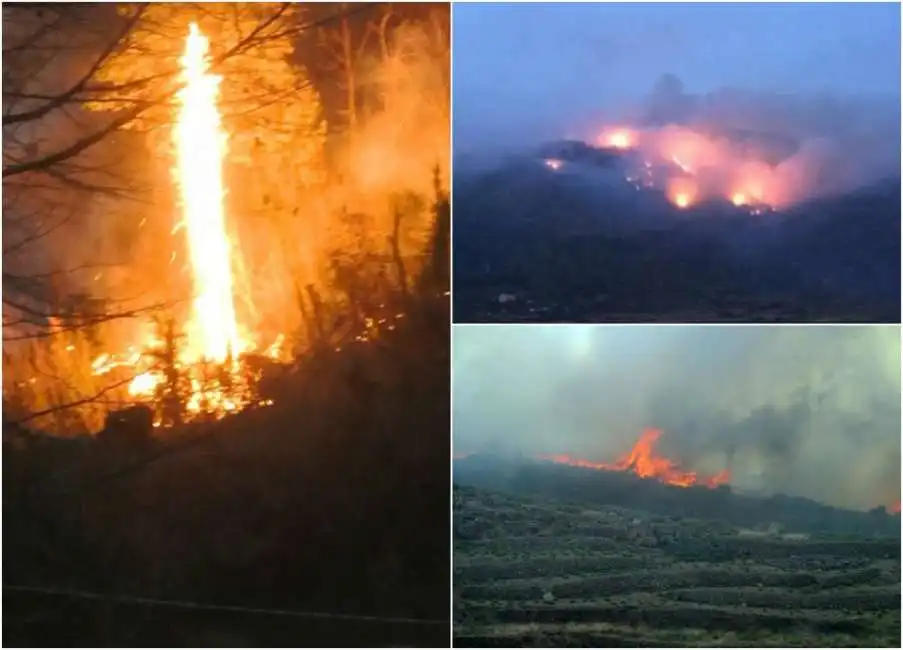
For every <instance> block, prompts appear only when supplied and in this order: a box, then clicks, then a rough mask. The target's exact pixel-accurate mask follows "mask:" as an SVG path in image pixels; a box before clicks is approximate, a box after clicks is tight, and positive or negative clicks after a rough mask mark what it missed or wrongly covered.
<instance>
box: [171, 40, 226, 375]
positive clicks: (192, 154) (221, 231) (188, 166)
mask: <svg viewBox="0 0 903 650" xmlns="http://www.w3.org/2000/svg"><path fill="white" fill-rule="evenodd" d="M208 50H209V43H208V41H207V39H206V38H205V37H204V35H203V34H201V32H200V30H199V29H198V26H197V25H196V24H194V23H192V25H191V28H190V31H189V34H188V40H187V42H186V44H185V54H184V55H183V57H182V67H183V77H182V78H183V80H184V82H185V86H184V88H182V90H181V91H179V94H178V98H179V102H180V104H181V107H180V110H179V115H178V122H177V126H176V129H175V134H174V137H175V144H176V151H177V156H178V179H179V188H180V190H181V194H182V213H183V223H184V225H185V229H186V232H187V236H188V247H189V251H190V253H191V267H192V272H193V275H194V285H195V292H196V294H197V295H196V298H195V300H194V309H193V313H192V318H191V321H190V322H189V323H188V327H187V328H186V329H187V331H188V342H187V346H186V350H185V354H186V355H187V356H189V357H193V358H196V359H201V358H205V359H208V360H211V361H216V362H218V363H223V362H224V361H225V360H226V359H227V358H228V357H229V356H230V355H235V354H238V353H239V352H241V349H242V347H243V346H242V341H241V339H240V338H239V334H238V321H237V319H236V316H235V304H234V302H233V295H232V258H231V253H232V251H231V247H232V246H231V243H230V241H229V236H228V234H227V233H226V219H225V211H224V209H223V196H224V194H225V191H224V187H223V171H222V169H223V160H224V158H225V148H226V135H225V133H224V132H223V130H222V127H221V120H220V115H219V111H218V109H217V98H218V94H219V88H218V87H219V82H220V78H219V77H218V76H215V75H212V74H210V73H209V72H208V70H207V69H208V66H209V62H208V60H207V52H208Z"/></svg>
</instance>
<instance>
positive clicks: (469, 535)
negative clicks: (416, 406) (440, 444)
mask: <svg viewBox="0 0 903 650" xmlns="http://www.w3.org/2000/svg"><path fill="white" fill-rule="evenodd" d="M597 473H599V472H597ZM669 489H670V490H672V491H674V492H675V494H677V493H679V492H682V490H681V489H679V488H669ZM674 498H675V499H677V498H679V497H676V496H675V497H674ZM605 501H606V499H605V497H604V495H601V494H596V495H595V497H594V498H587V499H585V500H582V501H581V500H580V499H579V497H578V496H576V495H574V496H573V497H572V498H570V499H568V500H566V501H565V500H559V499H554V498H552V497H550V496H548V495H540V494H538V493H537V494H532V495H527V494H525V493H524V492H520V493H516V492H512V491H509V492H499V491H494V490H487V489H482V488H475V487H470V486H464V485H460V484H458V485H456V487H455V490H454V644H455V646H456V647H535V646H546V647H549V646H551V647H555V646H558V647H561V646H566V647H667V646H670V647H694V646H727V647H762V646H765V647H782V646H783V647H786V646H794V647H796V646H799V647H803V646H847V647H848V646H862V647H867V646H873V647H874V646H877V647H899V643H900V541H899V537H896V538H893V537H875V536H859V537H857V536H844V537H841V536H829V535H825V534H816V533H806V532H799V531H798V529H794V528H791V527H785V526H780V525H777V524H775V523H774V522H769V521H767V520H766V521H762V522H761V523H760V525H757V526H755V527H751V528H745V527H740V526H736V525H733V524H731V523H728V522H725V521H721V520H718V519H701V518H691V517H682V516H673V515H667V514H661V513H653V512H650V511H649V510H647V509H643V508H639V507H635V508H630V507H625V506H618V505H605V503H604V502H605ZM896 522H897V523H896V525H897V531H899V519H897V520H896Z"/></svg>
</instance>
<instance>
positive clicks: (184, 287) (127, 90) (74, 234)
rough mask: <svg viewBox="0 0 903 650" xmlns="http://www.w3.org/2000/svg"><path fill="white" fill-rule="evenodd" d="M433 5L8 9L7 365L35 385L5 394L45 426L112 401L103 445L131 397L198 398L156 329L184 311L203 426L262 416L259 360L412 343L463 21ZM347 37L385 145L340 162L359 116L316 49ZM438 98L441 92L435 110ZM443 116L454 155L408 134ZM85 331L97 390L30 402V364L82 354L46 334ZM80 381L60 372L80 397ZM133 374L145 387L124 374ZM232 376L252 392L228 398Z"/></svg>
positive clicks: (363, 123)
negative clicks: (409, 307) (173, 378)
mask: <svg viewBox="0 0 903 650" xmlns="http://www.w3.org/2000/svg"><path fill="white" fill-rule="evenodd" d="M418 11H419V12H421V13H417V12H418ZM422 11H423V10H422V9H419V10H416V11H414V12H413V13H411V12H408V13H406V12H407V10H399V9H394V8H392V7H388V8H383V7H378V6H374V5H368V6H363V7H362V6H355V7H351V8H348V7H344V6H339V7H331V8H327V9H321V8H319V7H318V8H317V9H316V11H313V10H310V11H308V10H304V9H301V8H299V6H298V5H291V4H275V3H257V4H253V5H252V4H247V5H245V4H240V3H223V4H204V5H201V4H197V5H194V4H180V5H120V6H115V7H107V6H99V5H90V6H88V5H78V6H74V7H67V6H63V5H53V6H52V7H50V8H48V7H46V6H44V7H42V8H38V9H35V8H27V7H25V6H17V7H14V8H4V23H5V27H6V28H7V29H6V35H7V37H6V38H5V39H4V55H5V57H6V58H5V59H4V123H3V126H4V190H5V191H4V228H5V229H6V230H7V234H8V236H7V238H6V239H5V242H4V244H5V246H4V263H5V269H4V278H3V280H4V290H5V291H4V321H5V325H6V326H7V329H6V334H7V336H5V337H4V343H5V345H4V352H5V356H4V365H5V368H6V370H7V373H6V377H12V378H15V379H13V383H11V384H9V383H8V384H6V385H5V387H4V397H5V400H6V401H9V402H10V403H13V402H17V403H19V404H20V407H21V410H22V412H24V413H29V414H30V415H31V416H34V415H35V414H36V413H44V412H45V411H47V412H49V411H50V410H53V409H56V408H58V407H60V406H65V405H67V404H69V405H71V404H79V405H85V404H88V403H90V404H92V405H98V404H100V406H99V407H98V409H97V412H96V414H94V415H91V416H88V417H87V420H85V422H84V425H83V426H81V427H80V428H82V429H91V428H92V423H94V424H95V425H96V423H97V422H98V420H99V418H100V415H101V414H102V412H103V410H105V409H106V408H108V407H109V405H108V404H104V403H103V401H104V400H106V399H107V398H111V397H113V396H115V398H116V399H121V398H122V397H123V389H124V388H125V385H126V384H127V385H128V392H129V393H130V394H131V395H132V397H135V396H142V395H144V396H150V395H153V394H155V391H156V388H155V387H157V386H160V385H162V384H166V383H167V382H168V383H170V384H174V383H176V384H177V383H179V382H169V381H168V380H167V379H166V377H167V372H168V373H169V374H172V368H169V369H168V370H167V369H165V368H164V367H162V366H160V365H159V362H160V359H161V354H158V353H157V352H154V350H160V349H163V350H165V349H166V345H167V343H166V340H165V339H166V336H164V333H163V332H162V331H161V330H159V329H158V328H155V327H154V326H153V323H152V322H151V320H150V319H149V318H147V314H148V313H149V312H150V311H154V310H157V309H160V308H161V307H163V306H166V308H167V311H168V316H167V317H166V319H165V320H169V319H174V320H175V322H176V323H178V327H179V329H180V330H183V332H182V333H183V334H184V337H181V338H179V337H176V338H178V340H179V341H180V343H179V344H178V345H179V346H180V348H179V350H178V354H175V355H173V354H170V353H171V352H173V351H172V350H170V351H169V353H167V354H169V357H173V356H174V358H176V359H177V365H179V366H180V367H182V369H183V370H185V372H186V373H187V374H188V375H189V376H188V377H183V379H184V380H187V383H188V385H190V386H191V393H192V394H191V395H190V396H189V397H188V399H187V400H186V407H187V408H189V409H200V410H202V409H207V408H211V404H213V405H214V408H216V409H219V410H222V411H230V410H234V409H235V408H239V407H240V406H241V405H242V404H243V403H244V402H246V401H247V400H248V399H250V398H249V396H248V386H247V381H246V380H244V379H242V378H241V377H240V376H239V375H238V374H236V373H237V372H238V364H239V360H240V358H241V356H242V355H243V354H244V353H249V352H253V351H255V350H257V351H259V352H260V353H262V354H267V355H273V356H279V355H284V354H286V351H287V348H286V345H284V344H283V341H284V340H285V339H286V336H288V337H289V345H290V346H294V347H296V348H298V347H300V348H303V347H305V346H309V345H310V344H311V343H312V342H314V341H321V342H326V343H327V344H328V345H334V344H337V345H339V346H341V345H342V340H344V339H348V340H370V339H372V338H373V336H375V335H376V332H377V331H379V330H380V329H381V328H382V326H386V327H388V328H389V329H392V328H393V327H394V324H393V323H394V321H395V320H397V318H398V317H399V316H401V315H403V312H404V311H405V299H404V298H403V297H404V296H407V295H408V294H409V289H410V287H411V286H414V281H415V280H416V278H417V277H418V275H419V274H420V272H421V270H422V269H423V268H424V260H425V259H426V257H428V255H426V253H427V252H428V251H429V250H430V248H431V247H434V244H436V243H437V242H438V244H441V240H442V238H441V237H440V238H438V239H437V238H436V237H433V226H434V224H435V223H436V220H437V215H441V214H442V212H443V208H442V204H443V202H444V201H445V199H444V198H443V197H444V194H443V192H442V191H441V188H439V190H437V191H436V192H435V197H436V201H435V203H436V205H435V207H433V208H431V207H430V201H429V199H428V194H429V193H432V191H431V190H430V189H429V183H432V179H431V178H430V176H429V170H430V169H431V168H432V167H434V166H435V165H436V164H438V163H440V162H444V160H447V157H448V156H447V154H448V148H447V139H448V126H447V118H448V116H447V110H448V108H447V96H448V83H447V81H448V80H447V70H443V66H442V65H441V62H442V56H441V51H442V45H441V43H440V42H441V40H442V38H443V35H444V36H445V38H446V42H445V44H444V48H445V53H446V59H445V61H446V63H447V50H448V44H447V9H446V16H445V22H444V24H443V22H442V20H438V19H437V18H436V16H438V14H430V13H429V12H427V14H422ZM320 12H324V13H322V14H321V13H320ZM355 21H358V22H355ZM393 21H394V24H393ZM355 25H358V26H360V25H363V26H364V30H363V32H360V30H357V31H356V30H355V28H354V26H355ZM349 26H350V27H349ZM334 29H339V30H340V31H341V30H345V31H344V34H345V36H344V38H346V39H348V40H347V41H345V42H346V44H353V45H354V49H355V51H356V52H358V53H359V56H358V58H357V59H355V60H354V61H353V62H352V63H353V65H352V66H351V67H350V68H348V70H350V71H351V72H353V73H354V75H352V77H353V83H351V85H350V86H349V85H348V84H347V83H345V84H344V87H345V88H346V89H349V88H357V89H358V91H359V92H358V94H357V95H355V96H356V97H363V98H366V99H367V101H368V102H370V104H369V106H370V107H371V108H370V109H369V110H367V111H363V112H361V113H360V114H359V115H358V116H357V117H355V118H354V119H352V120H351V121H350V122H349V123H348V129H349V130H352V131H355V132H356V133H358V135H359V138H356V139H355V141H356V142H361V143H363V145H362V147H361V149H360V150H359V152H355V157H354V158H353V159H351V158H349V157H348V156H347V155H343V156H339V157H336V156H334V155H332V154H331V153H330V152H331V151H334V150H335V147H334V146H332V145H331V144H330V140H329V139H328V132H327V122H333V123H336V124H340V123H341V118H339V117H336V112H335V111H334V110H331V108H330V107H329V106H328V105H326V104H323V103H321V101H320V95H321V94H322V83H314V82H313V81H312V77H311V78H309V77H308V71H307V66H305V65H304V61H302V60H300V59H304V57H303V56H302V55H299V53H300V52H302V50H303V48H302V50H299V49H298V47H297V46H298V45H299V43H301V42H302V41H303V40H304V38H306V36H307V35H310V34H316V35H318V37H319V36H322V34H324V33H326V32H328V30H334ZM443 30H444V31H443ZM361 33H363V34H364V36H363V37H360V34H361ZM374 35H376V36H378V37H379V38H378V39H377V38H374ZM356 38H360V39H361V40H360V41H359V42H358V41H355V39H356ZM437 44H439V45H437ZM63 52H67V54H68V53H71V52H75V53H76V55H75V56H67V57H66V58H64V57H62V56H61V53H63ZM321 54H322V52H321ZM311 60H312V62H314V63H315V62H316V57H313V58H312V59H311ZM364 61H367V62H368V64H367V65H364ZM374 62H375V63H374ZM406 62H407V63H406ZM436 68H438V70H439V72H438V73H436V70H435V69H436ZM406 73H407V77H406V76H405V74H406ZM355 75H357V76H355ZM352 77H349V76H348V75H345V76H344V77H342V78H343V79H344V80H345V81H346V82H347V80H348V79H350V78H352ZM406 79H407V80H406ZM358 80H366V82H367V83H363V81H360V82H359V81H358ZM359 83H361V84H362V86H358V84H359ZM337 85H338V86H342V83H337ZM61 89H62V90H61ZM418 89H419V90H418ZM418 92H419V94H420V99H421V100H423V99H424V97H429V98H433V101H429V102H423V101H421V102H420V104H421V105H422V106H426V107H428V109H427V110H421V111H420V113H417V110H418V109H417V108H416V107H417V106H418V102H417V95H418ZM393 97H394V98H395V99H391V100H390V98H393ZM400 97H405V98H406V99H405V101H404V102H400V101H398V98H400ZM380 98H381V99H380ZM380 102H381V103H380ZM427 115H429V116H430V117H429V119H430V120H431V121H433V122H434V123H435V124H436V125H437V126H435V128H433V129H431V130H430V134H431V135H430V138H431V139H427V140H424V139H423V138H422V137H421V138H419V140H418V141H417V142H416V143H412V142H411V141H407V142H406V141H402V140H403V139H400V134H401V133H402V130H400V127H399V124H402V123H404V121H406V120H410V119H412V117H417V116H420V117H423V116H427ZM443 120H444V122H443ZM440 122H441V123H442V124H441V128H440V126H438V125H439V124H440ZM387 125H393V126H394V130H393V131H392V132H391V133H388V134H387V135H386V136H385V137H384V138H383V140H382V141H380V132H381V131H383V130H385V129H386V127H387ZM408 131H410V129H408ZM365 145H366V146H365ZM368 147H369V148H368ZM417 154H419V155H417ZM399 161H401V162H399ZM374 162H375V163H376V164H374ZM374 167H375V168H378V169H380V171H381V172H382V173H383V175H382V176H381V177H379V178H377V179H376V181H374V179H373V178H372V177H368V176H367V170H368V169H370V168H374ZM415 167H416V176H417V177H418V180H417V181H416V182H410V178H413V177H414V176H415V172H414V171H413V170H414V169H415ZM170 171H172V174H171V178H170V179H169V181H168V182H161V180H160V179H162V178H167V177H170ZM387 171H388V173H386V172H387ZM409 177H410V178H409ZM440 177H441V174H440ZM227 188H228V190H227ZM173 206H177V207H176V208H175V212H176V214H177V215H179V216H177V217H176V218H173V217H172V216H171V215H172V213H173V211H174V210H173ZM445 223H446V224H447V219H446V220H445ZM171 231H172V234H175V235H176V236H175V237H173V236H172V234H171ZM10 234H13V235H14V236H15V239H14V241H13V242H12V243H10V245H7V240H10V239H11V238H10V237H9V235H10ZM72 241H80V242H86V244H85V246H78V247H72V246H70V245H68V244H69V243H70V242H72ZM88 242H90V244H89V243H88ZM89 251H90V252H89ZM446 251H447V249H446ZM425 255H426V256H425ZM60 260H64V261H65V262H66V263H65V264H60ZM186 280H187V281H186ZM398 296H401V297H402V298H398ZM377 297H378V299H377ZM293 305H294V306H296V307H297V309H293V308H292V306H293ZM134 317H139V318H140V321H139V323H138V325H137V326H136V324H135V322H134ZM123 321H125V322H123ZM340 321H344V322H345V323H351V325H350V327H344V326H342V325H341V324H340ZM14 327H16V328H18V329H17V330H16V331H14V329H13V328H14ZM62 332H66V333H68V334H67V335H68V336H69V338H70V339H71V340H70V341H69V342H67V344H66V345H65V346H64V347H63V348H62V349H63V350H64V351H65V353H66V354H67V355H69V356H68V357H67V362H68V361H71V360H72V359H73V358H74V357H73V356H72V355H73V354H75V353H77V356H78V358H79V362H78V364H77V365H78V366H79V367H80V368H83V369H84V370H83V371H82V372H81V375H82V376H83V377H84V381H83V382H81V383H79V384H78V385H77V386H72V385H68V384H67V385H66V389H65V390H62V391H50V392H52V393H54V397H53V398H52V399H49V398H48V399H46V400H44V401H43V402H41V403H40V404H38V401H36V399H35V397H34V395H31V394H30V393H29V392H28V391H24V390H23V389H24V388H25V387H26V385H27V384H29V383H34V382H36V381H37V379H36V376H35V375H36V374H37V373H38V371H37V370H36V368H37V365H36V364H34V363H32V364H31V370H23V367H22V365H21V364H19V365H17V363H18V362H19V361H20V360H21V359H22V358H23V357H25V358H28V357H29V355H31V356H32V357H33V356H35V354H34V352H35V350H43V351H44V353H45V354H48V352H47V350H51V349H52V350H56V351H55V352H53V354H55V355H59V350H60V349H61V348H60V346H59V345H44V341H46V340H49V339H51V338H54V337H59V336H60V335H61V333H62ZM89 336H90V339H91V341H90V343H91V345H88V343H89V342H88V341H87V338H84V340H83V339H82V338H79V337H89ZM19 339H21V342H20V341H19ZM173 340H175V339H173ZM14 343H16V344H18V347H19V348H23V347H25V348H27V350H25V352H23V351H22V350H21V349H18V350H17V349H15V346H14V345H13V344H14ZM7 344H8V345H7ZM162 357H166V354H163V355H162ZM88 361H90V363H88ZM210 363H212V364H214V365H215V366H219V367H221V368H223V367H224V368H227V369H228V370H229V372H227V373H226V376H222V373H217V372H212V374H213V375H214V379H213V380H210V381H208V379H209V377H208V376H209V375H210V374H211V373H209V372H207V371H205V372H203V373H200V374H203V375H204V376H205V377H207V379H203V380H202V379H201V378H200V376H198V373H199V372H200V371H198V373H195V375H194V376H192V372H193V371H189V370H187V369H188V368H189V367H191V366H201V365H205V364H210ZM43 365H45V366H46V365H47V364H43ZM51 365H53V364H51ZM63 367H64V364H61V363H57V364H56V366H55V367H53V368H49V369H48V368H42V369H41V371H40V372H41V373H43V374H46V375H57V376H59V375H62V374H65V375H68V376H67V378H66V379H65V381H66V382H71V377H72V375H73V374H75V373H71V372H70V370H71V369H68V366H67V367H66V368H67V369H66V370H64V369H63ZM120 368H127V369H128V376H125V377H121V378H120V379H119V380H117V381H111V380H110V378H111V377H113V376H114V374H115V373H114V371H115V372H117V373H118V372H122V371H120V370H119V369H120ZM29 375H30V377H29ZM217 376H220V377H221V378H222V379H223V381H220V380H219V379H216V377H217ZM23 378H25V379H24V381H23ZM226 379H228V381H227V382H225V383H229V385H230V390H237V391H238V393H237V396H236V395H234V394H233V395H232V396H225V395H224V394H222V389H223V386H224V381H225V380H226ZM37 383H38V384H40V383H41V382H40V381H37ZM211 385H212V388H210V387H209V386H211ZM8 389H10V390H8ZM12 389H15V390H18V391H19V394H18V395H16V396H15V399H13V393H14V392H15V390H12ZM211 391H212V392H211ZM32 392H33V391H32ZM29 395H30V396H29ZM98 400H100V401H98ZM44 402H46V404H44ZM202 405H203V406H202ZM45 406H46V408H45ZM83 415H84V414H83ZM42 424H43V423H42ZM64 428H65V427H64ZM70 428H71V427H70Z"/></svg>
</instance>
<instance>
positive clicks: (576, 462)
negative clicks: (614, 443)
mask: <svg viewBox="0 0 903 650" xmlns="http://www.w3.org/2000/svg"><path fill="white" fill-rule="evenodd" d="M661 435H662V432H661V431H660V430H659V429H646V430H645V431H643V434H642V435H641V436H640V439H639V440H638V441H637V442H636V444H635V445H634V446H633V448H632V449H631V450H630V452H629V453H627V454H626V455H625V456H622V457H621V458H619V459H618V460H617V461H615V462H614V463H599V462H594V461H589V460H583V459H580V458H573V457H571V456H568V455H567V454H559V455H550V456H540V457H539V458H540V460H547V461H551V462H553V463H560V464H562V465H570V466H572V467H585V468H588V469H597V470H606V471H611V472H630V473H632V474H636V475H637V476H639V477H640V478H645V479H654V480H657V481H660V482H662V483H666V484H668V485H675V486H678V487H691V486H694V485H701V486H705V487H708V488H715V487H718V486H719V485H725V484H727V483H728V482H729V481H730V478H731V476H730V472H729V471H728V470H722V471H721V472H718V473H717V474H715V475H714V476H711V477H708V478H703V477H701V476H699V474H697V473H696V472H687V471H683V470H682V469H680V466H679V464H678V463H677V462H676V461H673V460H671V459H669V458H666V457H664V456H658V455H657V454H656V453H655V443H656V442H657V441H658V439H659V438H660V437H661Z"/></svg>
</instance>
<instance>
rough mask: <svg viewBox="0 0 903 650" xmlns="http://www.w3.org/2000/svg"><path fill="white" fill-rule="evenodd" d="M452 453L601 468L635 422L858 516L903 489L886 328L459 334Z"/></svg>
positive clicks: (633, 431) (893, 346)
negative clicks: (583, 462)
mask: <svg viewBox="0 0 903 650" xmlns="http://www.w3.org/2000/svg"><path fill="white" fill-rule="evenodd" d="M453 350H454V359H453V363H454V365H453V367H454V376H453V391H454V401H453V408H454V446H455V453H456V454H461V453H478V452H494V453H501V454H505V455H509V454H525V455H528V456H537V455H543V454H570V455H572V456H576V457H581V458H587V459H590V460H597V461H614V460H615V459H616V458H618V457H620V456H622V455H623V454H624V453H625V452H627V451H628V450H629V449H630V448H631V446H632V445H633V443H634V442H636V440H637V439H638V438H639V436H640V434H641V432H642V431H643V429H645V428H648V427H654V428H659V429H662V430H663V431H664V433H663V436H662V438H661V441H660V443H659V445H658V447H657V448H658V449H659V450H660V451H661V452H662V454H664V455H666V456H669V457H672V458H676V459H678V460H680V462H681V464H682V466H684V467H685V468H686V469H692V470H696V471H699V472H703V473H708V474H714V473H716V472H718V471H720V470H721V469H724V468H728V469H730V471H731V474H732V481H731V483H732V485H733V486H734V488H735V489H737V490H747V491H752V492H761V493H766V494H767V493H774V492H784V493H787V494H792V495H798V496H804V497H809V498H813V499H816V500H819V501H822V502H825V503H830V504H832V505H837V506H842V507H848V508H856V509H868V508H871V507H874V506H875V505H878V504H887V505H889V504H891V503H893V502H894V501H896V500H897V499H898V498H899V494H900V388H901V386H900V370H899V368H900V338H899V333H898V328H895V327H857V328H846V327H818V326H815V327H806V328H798V327H756V328H752V327H642V326H628V327H624V326H608V327H604V328H600V327H592V326H588V327H587V326H560V327H510V326H509V327H505V326H501V327H485V326H484V327H467V326H458V327H456V328H455V331H454V348H453Z"/></svg>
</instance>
